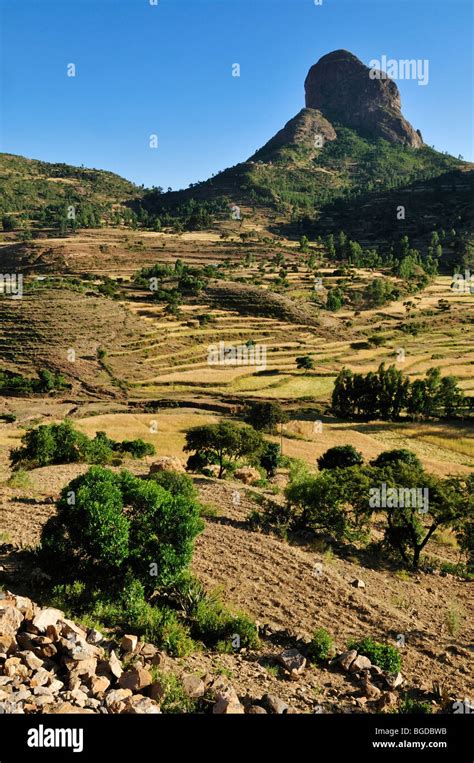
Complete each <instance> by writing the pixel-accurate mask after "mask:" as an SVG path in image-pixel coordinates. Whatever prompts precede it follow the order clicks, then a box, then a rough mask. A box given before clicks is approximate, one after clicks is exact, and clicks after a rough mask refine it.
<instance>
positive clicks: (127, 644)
mask: <svg viewBox="0 0 474 763" xmlns="http://www.w3.org/2000/svg"><path fill="white" fill-rule="evenodd" d="M137 644H138V636H123V638H122V641H121V644H120V646H121V647H122V649H123V651H124V652H134V651H135V649H136V648H137Z"/></svg>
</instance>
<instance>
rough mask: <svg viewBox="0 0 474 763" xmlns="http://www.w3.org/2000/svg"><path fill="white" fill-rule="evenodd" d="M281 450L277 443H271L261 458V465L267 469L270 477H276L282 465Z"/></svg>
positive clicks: (267, 445)
mask: <svg viewBox="0 0 474 763" xmlns="http://www.w3.org/2000/svg"><path fill="white" fill-rule="evenodd" d="M280 455H281V450H280V446H279V445H278V443H276V442H269V443H267V444H266V446H265V450H264V451H263V453H262V455H261V456H260V464H261V466H262V467H263V468H264V469H265V471H266V473H267V476H268V477H274V476H275V474H276V470H277V468H278V466H279V464H280Z"/></svg>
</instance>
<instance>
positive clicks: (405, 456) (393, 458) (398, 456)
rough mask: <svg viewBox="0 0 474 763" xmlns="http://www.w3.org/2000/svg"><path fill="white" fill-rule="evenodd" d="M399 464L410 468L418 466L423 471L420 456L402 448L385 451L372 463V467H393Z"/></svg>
mask: <svg viewBox="0 0 474 763" xmlns="http://www.w3.org/2000/svg"><path fill="white" fill-rule="evenodd" d="M399 463H403V464H408V465H409V466H416V467H418V468H419V469H422V464H421V461H420V459H419V458H418V456H416V455H415V453H413V451H411V450H407V449H406V448H400V449H395V450H384V451H383V453H380V454H379V455H378V456H377V458H376V459H375V460H374V461H371V462H370V464H371V466H375V467H377V468H382V467H384V466H392V465H396V464H399Z"/></svg>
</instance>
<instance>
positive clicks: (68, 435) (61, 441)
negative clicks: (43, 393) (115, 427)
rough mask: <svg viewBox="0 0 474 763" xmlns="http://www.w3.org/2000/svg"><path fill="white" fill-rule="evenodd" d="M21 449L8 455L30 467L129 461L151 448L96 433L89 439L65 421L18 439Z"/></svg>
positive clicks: (33, 430) (144, 443)
mask: <svg viewBox="0 0 474 763" xmlns="http://www.w3.org/2000/svg"><path fill="white" fill-rule="evenodd" d="M21 442H22V447H21V448H16V449H14V450H12V452H11V462H12V465H13V466H15V465H17V464H20V463H25V464H27V465H29V466H30V467H36V466H47V465H48V464H71V463H78V462H84V463H88V464H110V463H111V462H112V461H113V460H114V458H117V459H118V460H119V461H120V454H124V453H130V454H131V455H132V456H133V458H142V457H143V456H146V455H153V453H154V452H155V449H154V447H153V445H150V444H149V443H147V442H144V441H143V440H125V441H124V442H121V443H120V442H115V441H114V440H111V439H110V438H109V437H107V435H106V434H105V432H97V434H96V435H95V437H94V438H93V439H90V438H89V437H87V435H85V434H83V433H82V432H78V431H77V429H75V428H74V426H73V423H72V422H71V421H69V420H68V419H66V420H65V421H63V422H62V423H60V424H42V425H41V426H39V427H37V428H36V429H31V430H30V431H29V432H26V434H25V435H24V436H23V437H22V441H21Z"/></svg>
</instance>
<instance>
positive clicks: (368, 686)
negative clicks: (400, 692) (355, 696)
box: [362, 679, 382, 699]
mask: <svg viewBox="0 0 474 763" xmlns="http://www.w3.org/2000/svg"><path fill="white" fill-rule="evenodd" d="M381 694H382V692H381V691H380V689H379V688H377V686H374V685H373V684H372V683H370V681H369V680H368V679H366V680H365V681H364V682H363V684H362V695H363V696H364V697H367V699H378V698H379V697H380V695H381Z"/></svg>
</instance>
